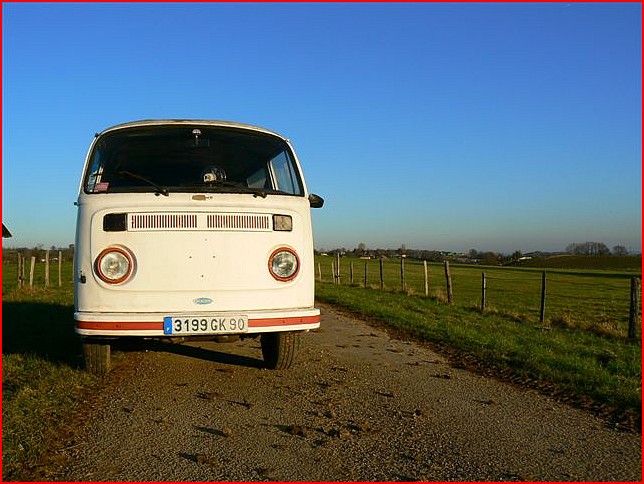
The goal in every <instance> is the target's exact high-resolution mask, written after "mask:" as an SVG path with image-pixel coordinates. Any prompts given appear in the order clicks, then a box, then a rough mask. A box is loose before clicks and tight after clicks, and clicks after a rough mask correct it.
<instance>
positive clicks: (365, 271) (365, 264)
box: [363, 261, 367, 287]
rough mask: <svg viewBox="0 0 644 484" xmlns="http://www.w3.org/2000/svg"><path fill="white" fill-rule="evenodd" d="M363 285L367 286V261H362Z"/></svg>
mask: <svg viewBox="0 0 644 484" xmlns="http://www.w3.org/2000/svg"><path fill="white" fill-rule="evenodd" d="M363 285H364V287H367V261H364V284H363Z"/></svg>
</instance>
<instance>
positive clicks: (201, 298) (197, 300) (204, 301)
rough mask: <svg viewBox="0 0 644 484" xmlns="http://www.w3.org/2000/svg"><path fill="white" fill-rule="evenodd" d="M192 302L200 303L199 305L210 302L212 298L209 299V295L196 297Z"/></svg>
mask: <svg viewBox="0 0 644 484" xmlns="http://www.w3.org/2000/svg"><path fill="white" fill-rule="evenodd" d="M192 302H193V303H195V304H201V305H203V304H212V299H210V298H209V297H198V298H196V299H193V300H192Z"/></svg>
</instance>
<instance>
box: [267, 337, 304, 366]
mask: <svg viewBox="0 0 644 484" xmlns="http://www.w3.org/2000/svg"><path fill="white" fill-rule="evenodd" d="M260 339H261V342H262V355H263V356H264V363H265V364H266V367H267V368H270V369H271V370H286V369H288V368H290V367H291V366H293V363H295V359H296V357H297V354H298V352H299V349H300V333H296V332H282V333H264V334H262V335H261V338H260Z"/></svg>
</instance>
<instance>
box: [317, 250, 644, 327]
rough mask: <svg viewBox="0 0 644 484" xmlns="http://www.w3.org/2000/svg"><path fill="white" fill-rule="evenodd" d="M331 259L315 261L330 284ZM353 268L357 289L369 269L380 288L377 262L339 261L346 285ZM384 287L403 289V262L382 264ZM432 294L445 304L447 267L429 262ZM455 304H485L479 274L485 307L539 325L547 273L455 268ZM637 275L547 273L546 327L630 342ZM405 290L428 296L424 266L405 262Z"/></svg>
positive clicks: (371, 284) (370, 279)
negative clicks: (633, 282) (632, 292)
mask: <svg viewBox="0 0 644 484" xmlns="http://www.w3.org/2000/svg"><path fill="white" fill-rule="evenodd" d="M334 260H335V258H333V257H323V256H318V257H316V277H318V278H319V275H318V269H319V270H320V271H321V273H322V282H331V281H332V272H331V263H332V262H333V261H334ZM351 264H353V267H354V285H363V284H364V269H365V264H366V266H367V286H368V287H371V288H379V287H380V275H379V270H380V269H379V261H378V260H367V261H365V260H359V259H349V258H341V259H340V273H341V282H342V284H349V283H350V265H351ZM383 267H384V271H383V274H384V283H385V289H386V290H388V291H402V290H403V288H402V284H401V277H400V260H399V259H386V260H385V261H384V266H383ZM428 267H429V295H430V296H431V297H434V298H437V299H439V300H443V301H444V300H446V296H447V289H446V282H445V274H444V268H443V264H440V263H430V264H428ZM450 270H451V275H452V285H453V294H454V304H455V305H456V306H457V307H466V308H472V307H476V308H478V307H480V306H481V274H482V273H483V272H484V273H485V275H486V278H487V293H486V308H487V309H488V310H490V312H498V313H502V314H506V315H510V316H513V317H514V318H516V319H519V320H522V321H526V322H531V323H535V322H538V321H539V315H540V306H541V278H542V272H543V269H540V268H526V267H498V266H476V265H465V264H451V265H450ZM633 275H636V273H635V272H629V273H624V272H617V271H599V270H591V271H589V270H581V269H576V270H565V269H549V270H547V291H546V295H547V297H546V324H547V325H559V326H565V327H578V328H580V329H584V330H586V331H591V332H594V333H596V334H600V335H604V336H607V337H616V338H626V337H627V335H628V321H629V309H630V283H631V282H630V279H631V277H632V276H633ZM405 282H406V285H405V286H406V287H405V291H404V292H406V293H408V294H411V295H424V294H425V288H424V272H423V264H422V262H421V261H417V260H406V261H405Z"/></svg>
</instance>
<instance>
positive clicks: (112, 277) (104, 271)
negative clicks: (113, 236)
mask: <svg viewBox="0 0 644 484" xmlns="http://www.w3.org/2000/svg"><path fill="white" fill-rule="evenodd" d="M133 269H134V263H133V261H132V256H131V255H130V254H129V253H128V252H127V251H125V250H123V249H121V248H120V247H109V248H107V249H105V250H104V251H103V252H101V253H100V254H99V255H98V257H97V258H96V273H97V274H98V277H100V278H101V280H103V281H105V282H107V283H110V284H119V283H121V282H124V281H125V280H127V279H128V278H129V277H130V275H131V274H132V270H133Z"/></svg>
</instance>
